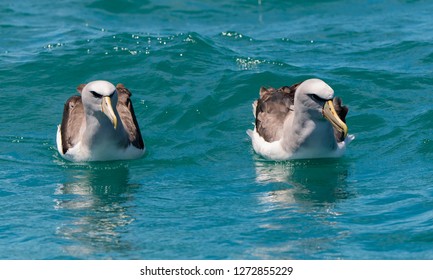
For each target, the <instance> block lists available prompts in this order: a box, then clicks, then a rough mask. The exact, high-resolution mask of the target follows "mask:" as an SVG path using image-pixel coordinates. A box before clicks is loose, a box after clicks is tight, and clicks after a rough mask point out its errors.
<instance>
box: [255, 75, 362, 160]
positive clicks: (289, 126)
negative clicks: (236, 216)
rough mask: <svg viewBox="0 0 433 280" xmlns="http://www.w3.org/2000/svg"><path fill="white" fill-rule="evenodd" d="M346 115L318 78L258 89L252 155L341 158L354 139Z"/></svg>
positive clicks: (279, 158)
mask: <svg viewBox="0 0 433 280" xmlns="http://www.w3.org/2000/svg"><path fill="white" fill-rule="evenodd" d="M347 112H348V108H347V107H346V106H342V104H341V99H340V98H338V97H334V91H333V90H332V88H331V87H330V86H328V85H327V84H326V83H325V82H323V81H322V80H319V79H309V80H306V81H304V82H303V83H299V84H295V85H293V86H290V87H282V88H280V89H273V88H270V89H265V88H261V90H260V98H259V99H258V100H257V101H256V102H254V103H253V113H254V116H255V118H256V120H255V127H254V130H248V131H247V133H248V135H249V136H250V137H251V140H252V144H253V148H254V150H255V152H256V153H257V154H259V155H261V156H263V157H264V158H266V159H269V160H289V159H306V158H327V157H340V156H342V155H343V154H344V152H345V150H346V146H347V145H348V144H349V143H350V142H351V141H352V140H353V139H354V136H353V135H348V134H347V131H348V128H347V126H346V124H345V117H346V114H347Z"/></svg>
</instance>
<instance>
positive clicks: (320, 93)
mask: <svg viewBox="0 0 433 280" xmlns="http://www.w3.org/2000/svg"><path fill="white" fill-rule="evenodd" d="M334 104H335V105H336V106H338V107H339V108H340V106H341V99H334V90H333V89H332V88H331V87H330V86H329V85H328V84H326V83H325V82H324V81H322V80H320V79H309V80H306V81H304V82H303V83H301V84H300V85H299V87H298V88H297V90H296V94H295V107H296V110H304V111H307V112H308V113H309V115H310V116H311V117H313V118H316V119H321V118H323V117H324V118H325V119H327V120H328V121H329V122H330V123H331V125H332V126H333V128H334V129H335V130H336V131H337V132H338V133H340V134H342V136H341V138H342V139H344V138H345V137H346V136H347V133H348V128H347V125H346V124H345V123H344V121H343V120H341V118H340V117H339V114H338V113H337V112H336V110H335V107H334ZM345 113H347V112H345Z"/></svg>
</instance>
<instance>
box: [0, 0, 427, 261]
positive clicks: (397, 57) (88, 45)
mask: <svg viewBox="0 0 433 280" xmlns="http://www.w3.org/2000/svg"><path fill="white" fill-rule="evenodd" d="M366 3H367V4H366ZM432 10H433V3H432V2H428V1H391V0H389V1H368V2H365V1H355V0H351V1H304V2H299V1H267V0H261V1H254V0H251V1H228V0H223V1H182V2H180V3H179V2H178V1H173V0H159V1H153V0H148V1H137V0H133V1H126V0H125V1H124V0H116V1H93V0H88V1H80V0H67V1H60V2H59V3H58V2H53V1H47V0H39V1H30V0H23V1H11V0H2V1H1V3H0V19H1V21H0V31H1V36H0V80H1V83H2V87H1V90H0V97H1V99H2V101H1V103H0V120H1V125H0V212H1V215H0V258H1V259H432V258H433V198H432V197H433V184H432V172H431V167H432V160H433V137H432V128H433V111H432V110H431V104H433V94H432V86H433V74H432V65H433V31H432V28H431V26H433V17H432V16H431V11H432ZM311 77H318V78H321V79H323V80H325V81H326V82H327V83H328V84H329V85H331V86H332V87H333V88H334V90H335V92H336V95H338V96H341V97H342V98H343V101H344V103H345V104H347V105H348V106H349V108H350V111H349V114H348V117H347V122H348V125H349V131H350V133H353V134H355V136H356V139H355V140H354V141H353V142H352V143H351V144H350V146H349V147H348V151H347V153H346V155H345V156H344V157H342V158H340V159H333V160H330V159H322V160H299V161H291V162H283V163H273V162H265V161H263V160H261V159H260V158H259V157H258V156H256V155H254V153H253V151H252V147H251V143H250V141H249V139H248V136H247V135H246V133H245V131H246V130H247V129H250V128H252V122H253V115H252V110H251V103H252V102H253V101H254V99H256V98H257V96H258V92H259V88H260V86H273V87H280V86H283V85H290V84H293V83H295V82H299V81H302V80H304V79H307V78H311ZM95 79H105V80H109V81H111V82H113V83H123V84H125V85H126V86H127V87H128V88H129V89H130V90H131V91H132V93H133V96H132V100H133V102H134V107H135V112H136V114H137V118H138V121H139V123H140V126H141V129H142V133H143V137H144V139H145V142H146V146H147V148H148V151H147V153H146V156H145V157H144V158H142V159H139V160H135V161H122V162H105V163H92V164H75V163H70V162H66V161H64V160H63V159H62V158H61V157H60V156H59V154H58V153H57V150H56V144H55V135H56V126H57V125H58V124H59V123H60V121H61V117H62V110H63V104H64V102H65V101H66V99H67V98H68V97H69V96H70V95H72V94H74V93H75V88H76V86H77V85H78V84H80V83H84V82H88V81H91V80H95Z"/></svg>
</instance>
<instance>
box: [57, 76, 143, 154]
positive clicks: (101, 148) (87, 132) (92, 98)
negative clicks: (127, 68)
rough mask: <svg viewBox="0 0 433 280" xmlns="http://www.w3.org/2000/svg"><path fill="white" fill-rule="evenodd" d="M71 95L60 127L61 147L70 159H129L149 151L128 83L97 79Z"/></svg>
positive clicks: (79, 87) (59, 141)
mask: <svg viewBox="0 0 433 280" xmlns="http://www.w3.org/2000/svg"><path fill="white" fill-rule="evenodd" d="M77 90H78V92H79V93H80V94H81V96H79V95H74V96H72V97H70V98H69V99H68V100H67V101H66V103H65V106H64V110H63V119H62V123H61V124H60V125H59V126H58V128H57V139H56V140H57V150H58V151H59V153H60V155H61V156H62V157H63V158H65V159H67V160H70V161H106V160H127V159H136V158H139V157H141V156H142V155H143V154H144V152H145V146H144V142H143V138H142V137H141V132H140V128H139V126H138V122H137V119H136V117H135V113H134V109H133V106H132V102H131V99H130V97H131V92H130V91H129V90H128V89H127V88H125V86H124V85H122V84H118V85H117V87H115V86H114V85H113V84H111V83H110V82H107V81H93V82H90V83H88V84H82V85H80V86H78V88H77Z"/></svg>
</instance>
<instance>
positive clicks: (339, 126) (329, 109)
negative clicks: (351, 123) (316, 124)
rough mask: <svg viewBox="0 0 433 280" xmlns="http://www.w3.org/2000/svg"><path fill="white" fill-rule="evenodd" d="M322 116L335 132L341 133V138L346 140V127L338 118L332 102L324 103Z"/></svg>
mask: <svg viewBox="0 0 433 280" xmlns="http://www.w3.org/2000/svg"><path fill="white" fill-rule="evenodd" d="M322 114H323V116H324V117H325V118H326V119H327V120H328V121H329V122H330V123H331V124H332V126H333V127H334V128H335V129H336V130H338V131H339V132H342V133H343V135H344V137H343V138H346V136H347V132H348V128H347V125H346V124H345V123H344V122H343V121H342V120H341V119H340V117H339V116H338V114H337V112H336V111H335V108H334V103H332V100H328V101H326V103H325V105H324V106H323V110H322Z"/></svg>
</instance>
